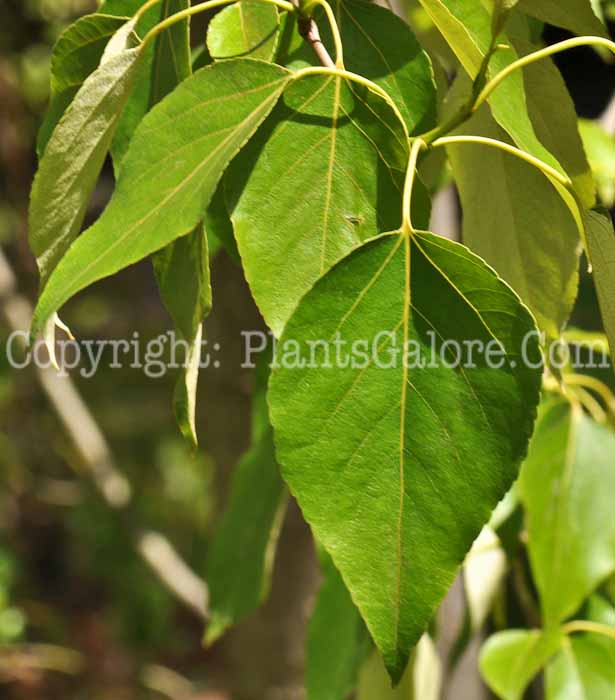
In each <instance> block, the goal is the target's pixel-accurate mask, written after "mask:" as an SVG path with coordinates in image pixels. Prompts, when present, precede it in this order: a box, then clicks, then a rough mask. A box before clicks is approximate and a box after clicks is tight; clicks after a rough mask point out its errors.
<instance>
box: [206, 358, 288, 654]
mask: <svg viewBox="0 0 615 700" xmlns="http://www.w3.org/2000/svg"><path fill="white" fill-rule="evenodd" d="M264 369H265V368H264V367H262V366H261V367H260V368H259V371H258V372H257V381H258V384H257V388H256V391H255V395H254V399H253V404H252V412H253V415H252V446H251V447H250V450H249V451H248V453H247V454H246V455H245V456H244V457H243V459H242V460H241V462H240V463H239V465H238V467H237V470H236V472H235V474H234V476H233V481H232V484H231V493H230V497H229V504H228V507H227V510H226V512H225V513H224V516H223V517H222V521H221V522H220V524H219V526H218V529H217V531H216V534H215V536H214V539H213V542H212V543H211V549H210V552H209V555H208V561H207V574H206V577H207V583H208V584H209V592H210V602H209V610H210V617H209V621H208V626H207V631H206V635H205V640H206V642H207V643H208V644H213V642H215V641H216V639H218V638H219V637H220V636H221V635H222V634H224V632H225V631H226V630H227V629H228V627H230V626H231V625H233V624H234V623H236V622H239V621H240V620H241V619H243V618H244V617H246V616H247V615H249V614H250V613H252V612H254V610H255V609H256V608H258V606H259V605H260V604H261V603H262V602H263V600H264V599H265V598H266V596H267V595H268V593H269V586H270V579H271V571H272V567H273V561H274V556H275V548H276V544H277V540H278V534H279V531H280V526H281V524H282V518H283V515H284V513H285V510H286V503H287V501H288V497H287V491H286V489H285V487H284V482H283V481H282V477H281V476H280V470H279V467H278V464H277V461H276V458H275V449H274V445H273V433H272V429H271V425H270V423H269V417H268V410H267V400H266V391H265V389H266V379H267V373H266V372H265V371H264Z"/></svg>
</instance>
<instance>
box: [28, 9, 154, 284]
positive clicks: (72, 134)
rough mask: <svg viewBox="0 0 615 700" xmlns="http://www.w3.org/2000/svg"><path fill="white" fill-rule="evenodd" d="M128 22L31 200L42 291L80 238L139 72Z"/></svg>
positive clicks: (51, 151)
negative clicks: (120, 48)
mask: <svg viewBox="0 0 615 700" xmlns="http://www.w3.org/2000/svg"><path fill="white" fill-rule="evenodd" d="M131 34H132V22H129V23H127V24H126V25H125V26H124V27H122V29H120V32H119V33H118V35H117V37H118V39H119V40H121V41H120V42H119V45H120V46H121V45H122V43H123V45H124V47H125V48H123V50H119V51H118V52H117V53H115V54H113V55H109V54H108V53H106V54H105V56H104V58H103V61H102V62H101V65H100V67H99V68H98V69H97V70H96V71H95V72H94V73H93V74H92V75H91V76H90V77H89V78H88V79H87V80H86V81H85V83H84V84H83V85H82V87H81V88H80V90H79V92H78V93H77V96H76V97H75V99H74V101H73V102H72V104H71V105H70V107H69V108H68V110H67V111H66V113H65V114H64V116H63V118H62V120H61V121H60V123H59V124H58V126H57V128H56V129H55V131H54V132H53V134H52V136H51V138H50V140H49V143H48V144H47V147H46V149H45V154H44V156H43V158H42V159H41V162H40V165H39V169H38V172H37V174H36V178H35V180H34V184H33V186H32V193H31V195H30V212H29V231H30V238H29V240H30V247H31V249H32V252H33V253H34V255H35V256H36V259H37V263H38V266H39V269H40V273H41V287H44V286H45V285H46V283H47V280H48V278H49V276H50V274H51V273H52V272H53V270H54V269H55V268H56V266H57V264H58V262H59V261H60V259H61V258H62V256H63V255H64V253H65V252H66V251H67V250H68V248H69V246H70V245H71V243H72V242H73V241H74V239H75V237H76V236H77V234H78V233H79V230H80V228H81V225H82V223H83V219H84V217H85V213H86V210H87V206H88V203H89V200H90V196H91V194H92V192H93V190H94V187H95V185H96V182H97V180H98V176H99V174H100V171H101V168H102V165H103V163H104V160H105V158H106V155H107V152H108V149H109V146H110V143H111V140H112V139H113V136H114V133H115V131H116V128H117V125H118V120H119V118H120V114H121V112H122V108H123V106H124V105H125V104H126V101H127V99H128V96H129V94H130V90H131V87H132V84H133V80H134V77H135V73H136V71H137V69H138V64H139V56H140V49H139V48H138V47H137V48H128V46H130V36H131Z"/></svg>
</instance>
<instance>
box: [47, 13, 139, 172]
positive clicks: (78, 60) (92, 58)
mask: <svg viewBox="0 0 615 700" xmlns="http://www.w3.org/2000/svg"><path fill="white" fill-rule="evenodd" d="M126 21H127V18H126V17H114V16H112V15H101V14H93V15H86V16H85V17H81V18H80V19H78V20H77V21H76V22H75V23H74V24H71V25H70V27H68V29H66V31H64V32H63V33H62V34H61V35H60V37H59V39H58V41H57V42H56V44H55V46H54V47H53V53H52V55H51V96H50V104H49V108H48V109H47V114H46V115H45V119H44V121H43V124H42V126H41V128H40V130H39V135H38V141H37V146H36V147H37V152H38V155H39V158H41V157H42V155H43V152H44V151H45V148H46V146H47V143H48V141H49V138H50V137H51V134H52V133H53V130H54V129H55V127H56V125H57V123H58V122H59V121H60V119H61V118H62V115H63V114H64V112H65V111H66V108H67V107H68V105H69V104H70V103H71V102H72V101H73V98H74V97H75V95H76V94H77V92H78V91H79V88H80V87H81V86H82V85H83V83H84V82H85V80H86V79H87V78H88V76H89V75H91V74H92V73H93V72H94V71H95V70H96V68H97V67H98V64H99V63H100V59H101V58H102V55H103V52H104V50H105V47H106V45H107V43H108V41H109V39H110V38H111V37H112V36H113V35H114V34H115V33H116V32H117V31H118V30H119V29H120V28H121V27H122V25H124V24H125V23H126Z"/></svg>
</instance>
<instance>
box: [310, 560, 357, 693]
mask: <svg viewBox="0 0 615 700" xmlns="http://www.w3.org/2000/svg"><path fill="white" fill-rule="evenodd" d="M321 559H322V569H323V576H324V582H323V584H322V586H321V588H320V591H319V593H318V599H317V602H316V608H315V610H314V612H313V614H312V617H311V619H310V623H309V626H308V633H307V634H308V637H307V662H306V679H305V687H306V692H307V700H343V699H344V698H346V697H348V695H349V694H350V693H351V692H352V691H353V690H354V689H355V688H356V686H357V679H358V675H359V669H360V666H361V664H362V662H363V660H364V659H365V656H366V654H367V652H368V651H369V648H370V647H369V641H370V640H369V636H368V635H367V631H366V629H365V625H364V624H363V620H361V616H360V615H359V611H358V610H357V608H356V606H355V604H354V603H353V602H352V598H351V597H350V594H349V593H348V589H347V588H346V586H345V585H344V581H343V580H342V577H341V576H340V574H339V572H338V571H337V569H336V568H335V566H334V564H333V562H332V561H331V558H330V557H329V556H328V555H326V554H323V556H322V557H321Z"/></svg>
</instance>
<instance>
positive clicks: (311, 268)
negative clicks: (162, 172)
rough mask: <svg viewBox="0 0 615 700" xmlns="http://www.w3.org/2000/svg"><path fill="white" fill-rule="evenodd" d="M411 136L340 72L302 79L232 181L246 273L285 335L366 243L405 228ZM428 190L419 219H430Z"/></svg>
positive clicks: (231, 200)
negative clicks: (296, 312) (315, 290)
mask: <svg viewBox="0 0 615 700" xmlns="http://www.w3.org/2000/svg"><path fill="white" fill-rule="evenodd" d="M407 151H408V146H407V138H406V137H405V135H404V132H403V130H402V127H401V125H400V123H399V121H398V120H397V119H396V118H395V115H394V113H393V111H392V110H391V108H390V107H389V106H388V105H387V104H386V102H385V101H384V100H383V99H382V98H381V97H379V96H378V95H376V94H375V93H373V92H371V91H370V90H368V89H366V88H363V87H362V86H359V87H357V86H355V85H354V84H352V83H349V82H347V81H346V80H344V79H342V78H339V77H333V76H311V77H307V78H302V79H301V80H299V81H297V82H296V83H293V84H292V85H291V86H290V87H289V88H288V90H287V91H286V92H285V93H284V97H283V98H282V100H280V104H279V105H278V107H277V108H276V110H275V111H274V112H273V114H272V115H271V117H270V118H269V120H268V121H267V122H266V123H265V125H264V126H263V128H262V129H261V130H260V131H259V133H258V134H257V136H256V138H255V139H254V140H253V141H252V143H251V144H250V146H249V147H248V148H247V149H245V151H244V152H243V153H242V154H241V156H240V157H239V158H237V159H236V160H235V161H234V163H233V166H232V168H231V170H230V171H229V174H228V177H227V179H226V180H225V186H226V196H227V201H228V204H229V209H230V210H231V218H232V221H233V226H234V230H235V236H236V239H237V244H238V247H239V252H240V254H241V257H242V260H243V264H244V269H245V273H246V277H247V279H248V282H249V283H250V287H251V289H252V293H253V295H254V298H255V300H256V303H257V304H258V306H259V308H260V310H261V312H262V314H263V316H264V318H265V320H266V321H267V324H268V325H269V327H270V328H271V329H272V330H273V332H274V333H275V334H276V335H279V334H280V332H281V331H282V328H283V327H284V324H285V323H286V321H287V319H288V317H289V316H290V315H291V313H292V311H293V309H294V308H295V306H296V304H297V302H298V301H299V299H300V298H301V297H302V296H303V294H304V293H305V292H307V291H308V290H309V289H310V287H311V286H312V284H313V283H314V282H315V281H316V279H318V277H319V276H320V275H321V274H322V273H323V272H325V271H326V270H328V269H329V267H331V265H332V264H333V263H334V262H336V261H337V260H338V259H339V258H340V257H342V256H343V255H345V254H346V253H348V252H349V251H350V250H351V249H352V248H353V247H354V246H355V245H356V244H357V243H359V242H360V241H362V240H365V239H366V238H369V237H371V236H373V235H375V234H377V233H379V232H382V231H387V230H392V229H394V228H396V227H397V226H399V224H400V219H401V214H400V212H401V190H402V187H403V177H404V175H403V173H404V170H405V163H406V162H407V157H408V156H407ZM426 200H427V197H426V195H425V194H424V195H423V197H422V198H417V200H416V202H417V212H416V216H417V222H418V221H420V222H421V225H425V226H426V225H427V221H428V218H429V213H428V203H427V201H426Z"/></svg>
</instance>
